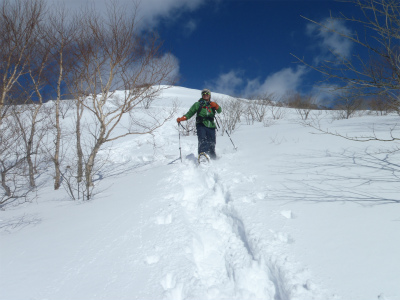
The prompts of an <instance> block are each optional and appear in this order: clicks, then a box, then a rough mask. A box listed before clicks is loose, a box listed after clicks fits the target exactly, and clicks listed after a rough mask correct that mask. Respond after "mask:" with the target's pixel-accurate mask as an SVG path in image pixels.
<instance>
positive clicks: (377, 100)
mask: <svg viewBox="0 0 400 300" xmlns="http://www.w3.org/2000/svg"><path fill="white" fill-rule="evenodd" d="M369 105H370V108H371V110H372V111H374V112H375V113H376V114H377V115H381V116H383V115H387V114H389V113H390V112H393V111H395V110H396V107H395V106H394V105H393V103H392V101H391V98H388V97H386V96H384V95H376V96H374V97H373V98H372V99H371V100H370V101H369Z"/></svg>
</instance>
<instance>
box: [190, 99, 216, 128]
mask: <svg viewBox="0 0 400 300" xmlns="http://www.w3.org/2000/svg"><path fill="white" fill-rule="evenodd" d="M200 103H202V104H203V108H202V109H201V111H200V113H199V114H198V115H197V119H196V124H198V123H203V124H204V126H206V127H208V128H216V126H215V122H214V116H215V112H217V113H221V111H222V109H221V106H219V107H218V109H217V110H214V109H212V108H211V106H210V103H211V102H207V101H205V100H204V99H203V98H202V99H200V100H199V101H197V102H196V103H195V104H193V105H192V107H191V108H190V109H189V111H188V112H187V113H186V114H185V117H186V118H187V119H188V120H189V119H190V118H191V117H193V116H194V115H195V114H196V113H197V112H198V110H199V107H200Z"/></svg>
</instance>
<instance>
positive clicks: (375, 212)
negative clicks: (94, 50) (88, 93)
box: [0, 87, 400, 300]
mask: <svg viewBox="0 0 400 300" xmlns="http://www.w3.org/2000/svg"><path fill="white" fill-rule="evenodd" d="M199 94H200V92H199V91H198V90H189V89H185V88H180V87H174V88H171V89H168V90H166V91H165V92H164V93H163V95H162V96H161V97H160V99H158V100H157V102H156V103H154V105H155V106H169V105H171V103H172V102H173V101H174V100H178V101H179V102H180V104H179V107H180V108H179V113H178V115H177V116H176V117H178V116H181V115H182V114H183V113H185V112H186V111H187V110H188V109H189V107H190V105H191V104H193V103H194V102H195V101H196V100H197V99H198V98H199ZM218 96H219V97H221V95H215V94H213V98H214V99H217V98H218ZM320 118H321V119H322V118H323V120H322V123H321V124H323V127H324V128H329V129H330V130H332V131H337V132H340V133H343V134H349V135H361V134H367V133H369V132H371V130H372V129H371V128H372V124H375V126H374V130H375V132H376V133H377V134H382V135H385V134H387V132H388V129H389V128H391V127H392V126H393V125H395V124H396V123H397V122H398V120H399V117H398V116H397V115H391V116H383V117H378V116H361V117H355V118H352V119H349V120H337V121H334V122H332V120H331V118H330V116H329V115H323V116H320ZM316 133H317V132H316V131H315V130H313V129H312V128H310V127H304V126H302V125H301V124H300V122H299V116H298V115H297V114H296V113H295V112H294V111H292V110H288V112H287V114H286V116H285V118H284V119H281V120H276V121H275V122H273V124H271V126H269V127H264V126H263V124H261V123H256V124H254V125H246V123H245V122H242V123H241V125H240V126H239V128H238V129H237V130H236V131H234V133H233V134H232V135H231V136H232V139H233V140H234V142H235V144H236V146H238V150H237V151H235V150H234V149H233V146H232V144H231V141H230V140H229V138H228V137H227V136H226V135H224V136H221V135H220V134H219V135H218V138H217V154H218V155H219V159H218V160H216V161H213V162H212V163H210V164H209V165H205V166H200V167H197V166H196V164H195V162H194V160H195V156H194V154H195V153H196V149H197V138H196V136H193V135H190V136H181V146H182V154H183V157H184V159H183V162H182V163H181V162H180V160H178V161H175V162H174V163H172V164H170V163H171V162H172V161H174V160H176V159H177V158H179V144H178V143H179V139H178V131H177V125H176V121H175V120H171V121H170V122H168V123H167V124H166V125H165V126H163V127H162V128H160V129H159V130H157V132H156V133H155V135H154V139H153V138H150V137H149V136H134V137H129V138H125V139H122V140H119V141H117V142H115V143H113V144H112V145H109V148H108V149H104V152H107V157H108V163H107V165H106V166H105V170H104V173H103V174H102V175H103V179H102V180H101V181H98V184H99V187H98V190H101V191H102V192H101V193H99V194H98V195H97V196H96V197H95V199H93V200H92V201H89V202H83V203H82V202H73V201H70V200H69V199H68V197H67V196H66V194H65V192H64V191H62V190H61V191H52V188H51V186H52V183H51V182H50V181H49V182H48V184H47V186H46V187H45V189H43V190H42V191H41V193H40V195H39V198H38V200H36V201H35V202H33V203H25V204H23V205H20V206H16V207H9V208H8V209H7V210H5V211H0V219H1V221H0V229H1V234H0V239H1V253H0V254H1V256H0V267H1V269H0V299H4V300H6V299H7V300H13V299H35V300H38V299H52V300H58V299H60V300H61V299H241V300H242V299H251V300H253V299H274V300H284V299H292V300H294V299H353V300H368V299H388V300H396V299H397V300H399V299H400V240H399V230H400V208H399V202H400V196H399V176H400V166H399V164H400V160H399V158H398V153H392V154H387V153H383V152H382V151H381V150H387V149H390V148H391V147H393V146H395V145H396V144H393V143H390V144H389V143H384V142H367V143H360V142H354V141H349V140H346V139H343V138H340V137H336V136H332V135H326V134H325V135H322V134H316ZM154 141H155V142H156V145H157V146H156V147H155V148H154V147H153V145H152V143H153V142H154ZM397 145H398V144H397Z"/></svg>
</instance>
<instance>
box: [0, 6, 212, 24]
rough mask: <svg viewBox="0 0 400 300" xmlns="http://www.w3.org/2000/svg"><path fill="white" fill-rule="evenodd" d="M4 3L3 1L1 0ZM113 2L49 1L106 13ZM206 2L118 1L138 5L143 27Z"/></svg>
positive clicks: (71, 7) (74, 8)
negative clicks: (108, 4) (88, 6)
mask: <svg viewBox="0 0 400 300" xmlns="http://www.w3.org/2000/svg"><path fill="white" fill-rule="evenodd" d="M0 1H2V0H0ZM111 2H112V0H48V1H47V3H48V4H49V6H50V7H51V6H54V5H57V4H65V7H66V8H68V9H72V10H76V9H79V8H80V7H82V6H85V5H88V4H89V5H93V6H95V7H96V9H97V10H99V11H102V12H104V11H106V9H107V3H111ZM205 2H206V0H190V1H188V0H138V1H137V0H117V3H118V4H120V5H125V6H126V7H127V8H130V9H133V8H134V7H135V4H138V5H139V6H138V7H139V10H138V19H140V20H141V23H142V25H143V26H144V25H145V26H147V27H148V26H150V27H155V26H156V25H157V24H158V22H159V20H160V19H161V18H174V17H176V14H179V13H181V12H183V11H193V10H195V9H197V8H199V7H200V5H202V4H203V3H205Z"/></svg>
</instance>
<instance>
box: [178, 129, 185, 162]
mask: <svg viewBox="0 0 400 300" xmlns="http://www.w3.org/2000/svg"><path fill="white" fill-rule="evenodd" d="M179 125H181V126H182V128H183V129H185V127H183V125H182V124H181V122H179ZM178 131H179V155H180V158H181V162H182V147H181V131H180V130H179V129H178Z"/></svg>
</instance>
